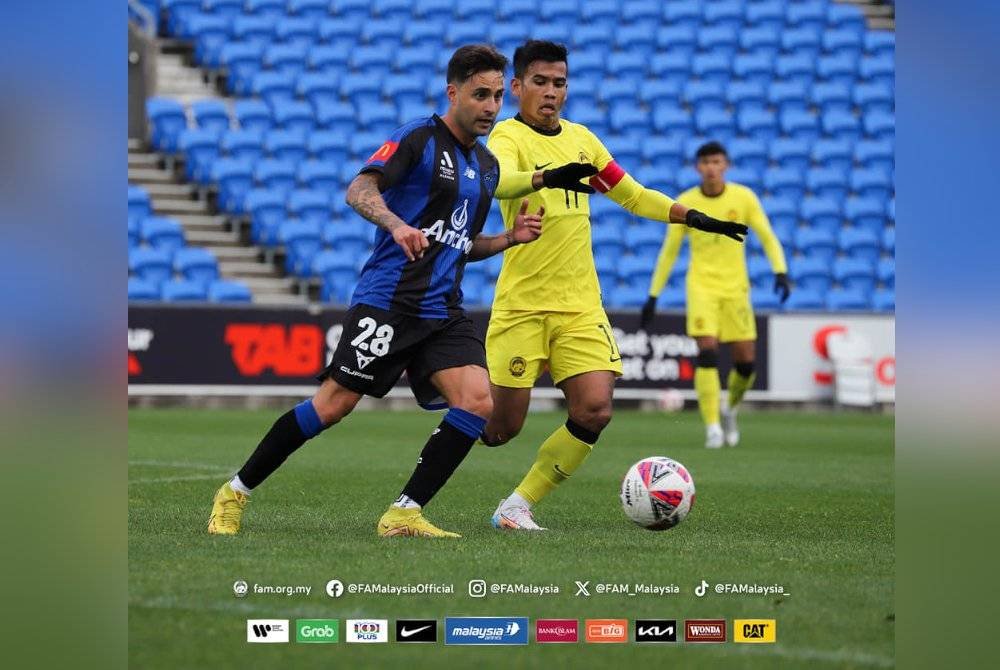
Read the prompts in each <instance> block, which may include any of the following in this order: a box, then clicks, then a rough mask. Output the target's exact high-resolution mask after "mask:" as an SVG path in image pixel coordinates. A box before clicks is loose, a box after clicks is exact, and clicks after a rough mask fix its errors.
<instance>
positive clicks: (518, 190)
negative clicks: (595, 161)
mask: <svg viewBox="0 0 1000 670" xmlns="http://www.w3.org/2000/svg"><path fill="white" fill-rule="evenodd" d="M595 174H597V168H595V167H594V166H593V165H591V164H590V163H566V165H560V166H559V167H556V168H551V169H548V170H535V171H534V172H531V171H527V172H517V171H514V170H511V169H509V168H508V166H507V165H506V164H504V163H503V162H501V163H500V182H499V184H497V190H496V192H495V193H494V194H493V196H494V197H495V198H497V199H499V200H513V199H514V198H523V197H524V196H526V195H528V194H530V193H534V192H535V191H537V190H539V189H541V188H562V189H566V190H567V191H576V192H578V193H593V192H594V187H593V186H591V185H589V184H584V183H583V182H582V181H580V180H581V179H588V178H590V177H592V176H594V175H595Z"/></svg>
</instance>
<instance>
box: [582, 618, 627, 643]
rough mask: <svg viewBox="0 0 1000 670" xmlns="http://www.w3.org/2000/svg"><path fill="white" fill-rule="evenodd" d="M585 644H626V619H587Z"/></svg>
mask: <svg viewBox="0 0 1000 670" xmlns="http://www.w3.org/2000/svg"><path fill="white" fill-rule="evenodd" d="M584 630H585V631H586V635H587V642H628V619H587V620H586V622H585V624H584Z"/></svg>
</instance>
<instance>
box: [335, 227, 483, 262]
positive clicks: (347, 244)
mask: <svg viewBox="0 0 1000 670" xmlns="http://www.w3.org/2000/svg"><path fill="white" fill-rule="evenodd" d="M375 230H376V228H375V226H373V225H372V224H371V223H369V222H367V221H362V220H361V219H359V218H357V217H354V218H353V219H351V220H347V221H333V222H331V223H328V224H326V225H324V226H323V244H324V245H326V246H327V247H330V248H331V249H332V250H333V251H336V252H338V253H342V254H347V255H348V256H350V257H351V258H354V259H357V260H358V261H363V260H365V258H367V256H368V253H369V249H370V248H371V246H372V244H374V241H375ZM467 267H469V266H467ZM471 267H475V268H478V267H481V264H479V263H477V264H475V265H472V266H471Z"/></svg>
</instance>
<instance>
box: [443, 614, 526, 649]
mask: <svg viewBox="0 0 1000 670" xmlns="http://www.w3.org/2000/svg"><path fill="white" fill-rule="evenodd" d="M444 625H445V638H444V643H445V644H528V617H448V618H446V619H445V620H444Z"/></svg>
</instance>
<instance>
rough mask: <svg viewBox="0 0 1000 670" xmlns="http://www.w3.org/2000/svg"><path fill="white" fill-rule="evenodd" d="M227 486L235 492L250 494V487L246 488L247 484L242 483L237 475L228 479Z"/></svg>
mask: <svg viewBox="0 0 1000 670" xmlns="http://www.w3.org/2000/svg"><path fill="white" fill-rule="evenodd" d="M229 487H230V488H231V489H233V490H234V491H236V492H237V493H242V494H243V495H245V496H248V495H250V489H248V488H247V485H246V484H244V483H243V481H242V480H241V479H240V476H239V475H235V476H233V478H232V479H230V480H229Z"/></svg>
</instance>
